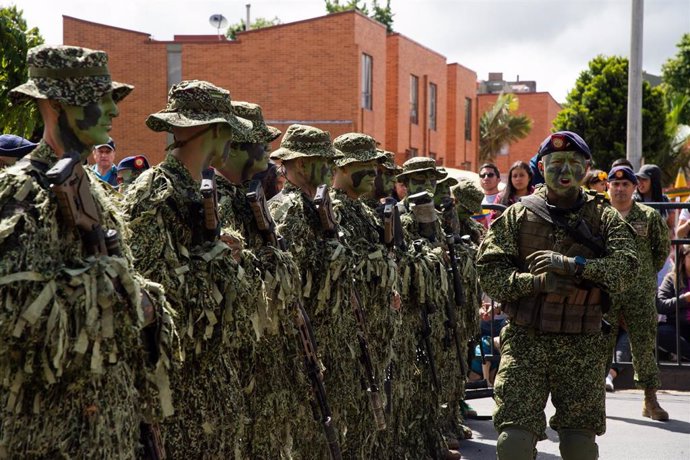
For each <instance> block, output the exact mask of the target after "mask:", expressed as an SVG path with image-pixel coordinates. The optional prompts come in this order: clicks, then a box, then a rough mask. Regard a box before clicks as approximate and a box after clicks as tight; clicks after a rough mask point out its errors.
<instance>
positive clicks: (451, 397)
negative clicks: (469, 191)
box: [394, 157, 461, 459]
mask: <svg viewBox="0 0 690 460" xmlns="http://www.w3.org/2000/svg"><path fill="white" fill-rule="evenodd" d="M412 173H422V174H425V173H427V174H433V175H435V176H436V177H437V178H443V177H445V174H443V173H440V172H437V171H436V166H435V162H434V160H433V159H431V158H423V157H415V158H412V159H410V160H408V161H406V162H405V164H403V172H402V173H401V174H399V175H398V180H401V179H403V180H404V179H405V178H406V177H407V176H408V175H410V174H412ZM408 198H409V195H408V197H407V198H406V199H405V201H404V202H403V205H404V207H405V209H406V210H408V212H406V213H404V214H403V215H402V216H401V221H402V225H403V229H404V231H405V239H406V241H407V242H408V249H407V252H406V253H405V254H404V255H403V257H402V258H401V259H400V260H399V261H398V266H399V267H400V271H401V286H402V289H401V295H402V300H403V309H402V313H403V319H402V325H401V328H400V331H399V334H398V339H397V340H396V346H395V349H396V350H397V355H398V359H397V360H396V363H399V365H396V369H398V368H399V372H398V373H397V375H396V377H397V378H398V381H397V383H398V385H397V386H396V394H398V395H399V398H398V399H396V401H398V400H400V404H398V407H397V409H396V411H395V416H394V423H395V425H394V433H395V435H396V436H397V438H396V444H397V446H398V447H399V448H400V449H401V450H402V454H404V455H405V458H410V459H414V458H423V457H426V456H429V455H431V456H433V457H434V458H437V457H439V456H441V451H442V448H443V438H442V436H441V434H442V433H441V431H440V430H443V434H452V435H453V436H456V433H451V432H450V431H451V430H453V428H454V427H453V425H454V424H453V423H451V422H450V420H451V419H452V418H453V417H452V415H450V413H451V412H453V411H454V409H456V408H457V406H456V405H455V406H453V407H446V410H445V411H443V412H441V404H442V403H447V402H449V401H454V403H453V404H455V403H456V402H457V400H458V396H457V395H459V394H461V390H460V388H459V387H458V386H459V384H458V381H459V380H460V373H459V371H458V367H457V366H458V364H457V363H458V361H457V358H456V357H455V352H454V349H452V347H447V346H444V343H443V342H444V340H443V339H444V336H445V332H446V331H445V327H444V322H445V318H446V317H445V313H444V308H445V307H446V303H447V302H448V301H449V299H450V297H449V295H450V289H451V287H450V286H449V284H448V276H447V267H446V263H445V261H444V257H445V250H444V248H443V246H442V244H443V230H442V228H441V225H440V222H439V221H438V220H434V221H433V223H432V224H430V225H433V228H434V231H435V234H436V242H431V241H429V240H428V239H426V238H425V237H423V236H421V234H420V227H419V224H418V223H417V220H416V218H415V217H414V214H413V212H412V211H411V210H410V206H409V203H408ZM430 210H431V211H432V212H433V213H434V214H435V213H436V211H435V209H433V203H432V204H431V208H430ZM422 306H426V308H427V309H428V310H429V312H430V313H431V314H430V315H429V323H430V326H431V337H430V339H431V346H432V350H433V353H434V361H435V367H436V372H437V374H438V380H439V381H440V386H441V388H440V391H439V389H438V388H435V387H434V385H433V383H432V377H431V371H430V361H429V358H428V355H427V353H428V352H427V350H426V348H425V347H424V343H423V341H422V340H421V330H422V323H421V315H422ZM412 395H414V397H412Z"/></svg>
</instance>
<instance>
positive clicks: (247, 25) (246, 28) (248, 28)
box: [244, 3, 252, 30]
mask: <svg viewBox="0 0 690 460" xmlns="http://www.w3.org/2000/svg"><path fill="white" fill-rule="evenodd" d="M245 6H246V7H247V22H246V23H245V24H246V26H245V29H244V30H250V28H251V26H252V23H251V22H249V20H250V19H251V18H250V17H249V10H251V8H252V5H251V4H249V3H247V4H246V5H245Z"/></svg>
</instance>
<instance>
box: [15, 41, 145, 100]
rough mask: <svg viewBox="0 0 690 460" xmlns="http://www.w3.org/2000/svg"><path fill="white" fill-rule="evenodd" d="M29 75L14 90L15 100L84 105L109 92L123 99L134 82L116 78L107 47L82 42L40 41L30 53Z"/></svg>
mask: <svg viewBox="0 0 690 460" xmlns="http://www.w3.org/2000/svg"><path fill="white" fill-rule="evenodd" d="M26 63H27V66H28V68H29V79H28V81H27V82H26V83H24V84H23V85H19V86H17V87H16V88H14V89H12V90H11V91H10V98H11V99H12V102H14V103H15V104H18V103H21V102H25V101H27V100H30V99H52V100H55V101H59V102H63V103H65V104H68V105H74V106H78V107H83V106H85V105H88V104H91V103H94V102H98V101H100V100H101V98H102V97H103V96H105V95H107V94H108V93H112V95H113V100H114V101H115V102H120V101H121V100H122V99H124V98H125V97H127V95H128V94H129V93H130V92H131V91H132V90H133V89H134V86H132V85H127V84H125V83H118V82H116V81H112V79H111V78H110V70H108V54H107V53H106V52H105V51H98V50H92V49H88V48H81V47H78V46H49V45H40V46H36V47H34V48H31V49H30V50H29V52H28V53H27V55H26Z"/></svg>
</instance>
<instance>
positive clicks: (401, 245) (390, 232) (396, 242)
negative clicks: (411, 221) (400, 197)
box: [383, 198, 405, 251]
mask: <svg viewBox="0 0 690 460" xmlns="http://www.w3.org/2000/svg"><path fill="white" fill-rule="evenodd" d="M383 242H384V244H385V245H386V246H387V247H388V248H391V249H393V248H396V249H400V250H403V251H404V250H405V238H404V236H403V230H402V224H401V222H400V210H399V209H398V206H397V203H396V202H395V200H394V199H393V198H386V203H385V204H384V207H383Z"/></svg>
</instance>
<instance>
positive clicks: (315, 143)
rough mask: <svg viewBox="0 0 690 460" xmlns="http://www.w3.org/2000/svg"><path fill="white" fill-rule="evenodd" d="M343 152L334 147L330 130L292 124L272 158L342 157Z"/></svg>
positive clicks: (284, 159) (282, 159)
mask: <svg viewBox="0 0 690 460" xmlns="http://www.w3.org/2000/svg"><path fill="white" fill-rule="evenodd" d="M342 156H343V154H342V153H341V152H339V151H337V150H336V149H335V148H334V147H333V143H332V142H331V135H330V133H328V131H322V130H320V129H319V128H315V127H313V126H307V125H296V124H295V125H290V126H289V127H288V129H287V130H286V131H285V135H284V136H283V140H282V141H281V142H280V148H279V149H277V150H275V151H274V152H272V153H271V160H280V161H287V160H294V159H295V158H300V157H326V158H330V159H335V158H340V157H342Z"/></svg>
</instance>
